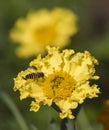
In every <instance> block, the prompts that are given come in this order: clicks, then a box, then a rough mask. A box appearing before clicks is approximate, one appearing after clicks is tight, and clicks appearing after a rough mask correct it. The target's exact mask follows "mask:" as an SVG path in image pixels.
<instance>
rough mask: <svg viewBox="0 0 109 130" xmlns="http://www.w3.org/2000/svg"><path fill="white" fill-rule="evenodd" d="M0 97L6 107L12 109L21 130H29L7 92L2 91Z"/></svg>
mask: <svg viewBox="0 0 109 130" xmlns="http://www.w3.org/2000/svg"><path fill="white" fill-rule="evenodd" d="M0 96H1V98H2V100H3V101H4V102H5V103H6V105H7V106H8V107H9V108H10V110H11V112H12V113H13V115H14V116H15V118H16V120H17V122H18V123H19V125H20V128H21V130H29V128H28V126H27V124H26V122H25V120H24V119H23V117H22V115H21V113H20V112H19V110H18V109H17V107H16V105H15V104H14V102H13V100H12V99H11V97H10V96H9V95H8V94H7V93H6V92H3V91H0Z"/></svg>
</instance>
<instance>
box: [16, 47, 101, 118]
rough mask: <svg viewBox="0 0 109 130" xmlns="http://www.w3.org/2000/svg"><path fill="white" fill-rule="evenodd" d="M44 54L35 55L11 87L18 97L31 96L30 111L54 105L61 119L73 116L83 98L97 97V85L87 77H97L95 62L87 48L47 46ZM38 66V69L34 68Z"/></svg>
mask: <svg viewBox="0 0 109 130" xmlns="http://www.w3.org/2000/svg"><path fill="white" fill-rule="evenodd" d="M47 50H48V54H47V55H46V56H45V57H43V58H42V57H41V55H38V57H37V58H36V59H34V60H33V61H31V62H30V65H29V67H28V68H27V69H26V70H25V71H21V72H20V73H19V74H18V76H17V77H16V78H15V79H14V81H15V86H14V90H15V91H16V90H19V91H20V99H24V98H27V97H31V98H32V99H34V101H32V103H31V108H30V110H31V111H35V112H36V111H38V110H39V108H40V107H41V106H42V105H48V106H51V105H53V104H55V105H56V106H57V107H58V108H59V109H60V118H62V119H63V118H65V117H68V118H74V115H73V113H72V110H73V109H76V108H77V107H78V104H82V103H83V102H84V100H85V99H86V98H93V97H97V94H99V93H100V92H99V88H97V85H96V84H93V85H90V81H89V80H90V79H94V80H97V79H98V78H99V77H98V76H96V75H94V73H95V68H94V66H95V65H96V64H98V61H97V60H96V59H95V58H94V57H93V56H91V54H90V53H89V52H88V51H85V52H84V53H80V52H78V53H75V52H74V50H71V49H69V50H68V49H65V50H63V51H62V52H60V51H59V48H57V47H49V46H48V47H47ZM34 68H37V71H36V70H35V69H34Z"/></svg>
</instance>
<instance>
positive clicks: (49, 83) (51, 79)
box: [43, 71, 76, 100]
mask: <svg viewBox="0 0 109 130" xmlns="http://www.w3.org/2000/svg"><path fill="white" fill-rule="evenodd" d="M75 85H76V81H75V80H74V78H73V77H71V75H69V74H68V73H66V72H62V71H58V72H55V73H54V74H50V75H48V77H47V79H46V80H45V82H44V87H43V91H44V94H45V95H46V96H47V97H48V98H51V99H53V100H56V99H66V98H67V97H70V96H71V94H72V91H73V90H74V89H75Z"/></svg>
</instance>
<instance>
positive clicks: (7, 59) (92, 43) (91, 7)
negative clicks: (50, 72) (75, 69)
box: [0, 0, 109, 130]
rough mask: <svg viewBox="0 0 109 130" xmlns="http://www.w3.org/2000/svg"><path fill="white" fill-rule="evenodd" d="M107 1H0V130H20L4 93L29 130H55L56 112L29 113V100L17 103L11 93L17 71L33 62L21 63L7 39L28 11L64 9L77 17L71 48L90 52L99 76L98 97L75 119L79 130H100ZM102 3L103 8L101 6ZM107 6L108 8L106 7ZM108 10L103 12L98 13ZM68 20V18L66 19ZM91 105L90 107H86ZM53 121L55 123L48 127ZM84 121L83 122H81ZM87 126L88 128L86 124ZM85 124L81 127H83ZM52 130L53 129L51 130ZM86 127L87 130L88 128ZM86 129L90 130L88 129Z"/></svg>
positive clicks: (107, 51) (107, 55) (107, 90)
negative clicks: (75, 31) (98, 118)
mask: <svg viewBox="0 0 109 130" xmlns="http://www.w3.org/2000/svg"><path fill="white" fill-rule="evenodd" d="M107 2H108V1H106V0H105V1H103V0H100V1H98V0H95V1H91V0H79V1H77V0H67V1H63V0H54V1H51V0H39V1H38V0H31V1H30V0H10V1H7V0H0V75H1V76H0V129H1V130H7V129H8V130H14V129H16V130H17V129H20V125H19V124H18V122H17V120H16V118H15V115H14V113H12V111H11V108H10V107H9V106H8V105H7V104H6V102H5V101H4V100H3V97H2V93H3V92H4V93H5V92H6V93H7V94H8V95H9V97H10V100H12V101H13V102H14V104H15V107H16V108H17V109H18V111H19V112H20V113H21V115H22V118H24V120H25V122H26V124H27V125H28V128H29V129H30V130H37V128H38V129H39V130H43V129H45V130H49V129H52V130H54V128H56V129H57V130H58V125H59V124H60V122H61V120H60V119H59V117H58V115H57V112H56V111H55V110H54V109H52V108H48V107H46V106H45V107H43V108H41V109H40V111H38V112H37V113H34V112H29V102H30V99H28V100H23V101H20V100H19V93H14V91H13V78H14V77H16V75H17V74H18V72H19V71H21V70H23V69H25V68H27V66H28V63H29V62H30V61H31V59H33V58H34V57H32V58H29V59H20V58H18V57H17V56H16V55H15V53H14V50H15V48H16V47H17V46H16V45H14V44H12V43H11V41H10V39H9V31H10V29H11V28H12V27H13V25H14V23H15V21H16V20H17V19H18V18H19V17H23V16H26V14H27V12H28V11H29V10H38V9H41V8H53V7H56V6H57V7H65V8H68V9H71V10H73V11H74V12H75V13H76V14H77V15H78V26H79V32H78V34H76V35H75V36H74V37H72V38H71V44H70V46H67V47H66V48H73V49H74V50H75V51H76V52H77V51H84V50H88V51H90V52H91V53H92V54H93V55H94V56H95V57H96V58H97V59H98V60H99V66H97V74H98V75H100V77H101V78H100V80H99V81H98V85H99V86H100V89H101V94H100V97H99V98H97V99H94V100H90V101H89V100H87V101H86V102H85V104H84V106H85V109H84V110H85V115H86V116H87V119H88V120H86V122H84V121H85V119H86V117H84V112H83V111H80V113H79V115H78V118H77V126H78V127H79V129H80V130H92V129H93V130H102V126H101V124H100V123H99V122H98V121H97V117H98V115H99V114H100V113H101V112H102V101H103V100H104V99H106V98H109V86H108V77H109V76H108V74H109V73H108V67H109V36H108V35H109V8H108V6H105V5H107ZM101 3H103V4H101ZM108 5H109V4H108ZM103 7H104V8H107V10H106V9H105V10H106V11H103V12H102V11H101V9H103ZM66 18H67V17H66ZM89 102H90V103H89ZM52 119H54V120H55V123H54V124H53V123H50V121H51V120H52ZM83 119H84V120H83ZM87 121H88V122H89V124H90V126H91V127H90V126H89V125H88V124H87V123H88V122H87ZM83 122H84V123H83ZM53 125H54V127H53V128H52V126H53ZM88 126H89V127H88ZM88 128H89V129H88Z"/></svg>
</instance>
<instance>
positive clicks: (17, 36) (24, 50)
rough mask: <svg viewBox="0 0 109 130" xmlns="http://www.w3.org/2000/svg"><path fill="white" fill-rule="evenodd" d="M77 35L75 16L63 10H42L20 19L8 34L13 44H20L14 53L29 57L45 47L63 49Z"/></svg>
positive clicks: (42, 50)
mask: <svg viewBox="0 0 109 130" xmlns="http://www.w3.org/2000/svg"><path fill="white" fill-rule="evenodd" d="M75 33H77V16H76V15H75V14H74V13H73V12H72V11H70V10H67V9H65V8H55V9H53V10H51V11H50V10H47V9H42V10H39V11H36V12H30V13H29V14H28V15H27V17H26V18H25V19H23V18H20V19H18V21H17V22H16V24H15V27H14V28H13V29H12V30H11V32H10V37H11V39H12V40H13V42H18V43H19V44H20V46H19V48H18V49H17V51H16V53H17V55H18V56H20V57H29V56H32V55H36V54H38V53H39V52H42V53H43V52H44V51H45V46H46V45H52V46H60V47H64V46H65V45H67V44H68V43H69V40H70V37H71V36H72V35H74V34H75Z"/></svg>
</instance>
